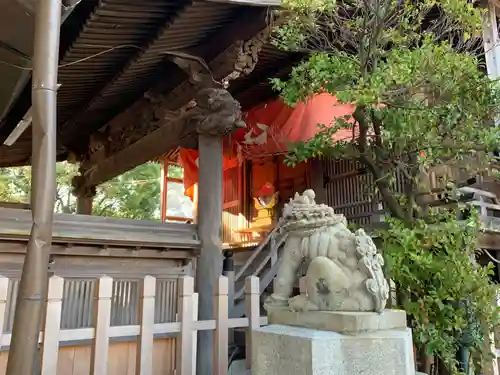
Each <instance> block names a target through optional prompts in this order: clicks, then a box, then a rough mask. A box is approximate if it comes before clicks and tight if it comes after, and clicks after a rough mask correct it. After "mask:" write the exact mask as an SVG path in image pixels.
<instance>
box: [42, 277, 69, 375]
mask: <svg viewBox="0 0 500 375" xmlns="http://www.w3.org/2000/svg"><path fill="white" fill-rule="evenodd" d="M63 294H64V279H63V278H62V277H59V276H52V277H51V278H50V279H49V289H48V293H47V307H46V310H45V326H44V328H43V343H42V366H41V368H42V375H55V374H56V373H57V360H58V355H59V331H60V329H61V312H62V298H63ZM61 375H64V374H61Z"/></svg>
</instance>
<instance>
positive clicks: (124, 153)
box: [82, 25, 271, 186]
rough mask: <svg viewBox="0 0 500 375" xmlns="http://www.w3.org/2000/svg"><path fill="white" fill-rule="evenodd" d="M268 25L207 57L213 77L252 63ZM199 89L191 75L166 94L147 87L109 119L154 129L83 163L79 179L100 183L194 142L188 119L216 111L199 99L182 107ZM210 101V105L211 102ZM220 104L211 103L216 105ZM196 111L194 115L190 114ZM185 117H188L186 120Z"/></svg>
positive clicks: (232, 74)
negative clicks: (194, 104)
mask: <svg viewBox="0 0 500 375" xmlns="http://www.w3.org/2000/svg"><path fill="white" fill-rule="evenodd" d="M270 31H271V26H270V25H268V26H264V28H261V31H260V32H259V33H257V36H255V37H254V38H252V39H250V40H248V41H246V42H245V41H242V40H238V41H236V42H235V43H233V44H232V45H231V46H229V47H228V48H227V49H226V50H225V51H224V52H222V53H220V54H219V55H217V56H215V57H214V58H213V59H212V60H210V61H209V62H208V66H209V68H210V70H211V75H212V77H213V79H214V80H216V81H223V80H226V79H227V80H228V81H229V80H232V79H235V78H238V77H239V76H240V75H245V74H249V73H250V72H251V71H252V70H253V68H254V67H255V64H256V63H257V59H258V52H259V51H260V50H261V48H262V47H263V45H264V44H265V43H266V42H267V41H268V37H269V33H270ZM195 66H196V64H195ZM196 69H197V71H196V72H194V73H195V74H201V69H200V68H199V66H198V67H197V68H196ZM199 89H200V87H199V85H196V84H195V83H193V79H191V80H187V81H184V82H183V83H181V84H180V85H179V86H177V87H176V88H175V89H173V90H171V91H170V92H169V93H167V94H165V93H164V92H162V91H161V89H159V88H158V87H157V88H154V89H152V90H149V91H148V93H147V94H146V95H145V97H144V98H142V99H140V100H138V101H137V102H136V103H135V104H134V105H133V106H132V107H130V109H129V110H127V111H125V112H124V113H122V114H120V115H119V116H117V118H115V120H113V121H116V122H117V123H120V124H127V125H128V126H127V128H131V126H130V125H132V124H137V123H141V122H145V121H146V122H148V123H150V126H148V128H150V129H156V130H153V131H151V132H150V133H148V134H147V135H145V136H144V137H142V138H141V139H140V140H138V141H137V142H135V143H133V144H131V145H129V146H128V147H127V148H125V149H123V150H119V151H118V152H116V153H114V154H113V155H110V156H108V157H107V158H105V159H103V160H99V161H97V162H95V163H93V164H91V165H90V166H87V167H86V168H85V169H86V171H85V172H84V175H83V177H84V178H83V179H82V180H83V181H82V183H83V185H84V186H96V185H98V184H101V183H103V182H105V181H108V180H110V179H112V178H114V177H115V176H118V175H120V174H122V173H124V172H126V171H128V170H130V169H132V168H134V167H135V166H137V165H140V164H143V163H145V162H147V161H149V160H152V159H155V158H157V157H159V156H161V155H163V154H165V153H166V152H168V151H169V150H171V149H173V148H176V147H178V146H180V145H181V146H185V147H186V146H187V147H189V146H191V147H192V146H193V144H192V143H189V142H191V141H192V140H193V139H194V141H195V143H194V145H196V138H195V137H193V134H194V133H195V132H196V129H195V128H196V126H197V124H194V123H193V121H194V122H196V121H198V120H199V119H200V118H199V116H206V115H209V114H211V115H214V116H217V114H216V113H215V112H212V113H210V109H208V112H204V113H203V112H202V111H200V109H199V107H200V106H199V105H198V106H197V107H194V108H193V107H192V106H190V108H187V109H186V108H185V107H184V108H183V106H186V104H188V106H189V101H190V100H191V99H192V98H193V97H194V95H195V93H196V91H197V90H199ZM228 95H229V94H228ZM229 96H230V95H229ZM199 99H200V100H203V99H201V98H199ZM219 99H220V98H219ZM231 99H232V98H231ZM224 100H225V103H226V104H225V105H224V106H223V108H221V109H223V110H226V111H227V112H226V113H225V115H228V114H229V116H231V115H232V113H231V112H232V111H233V110H234V108H233V109H231V107H232V106H233V104H234V103H233V104H229V105H228V103H229V102H231V100H230V99H229V98H226V99H224ZM233 101H234V100H233ZM212 107H213V108H215V105H214V104H212ZM238 107H239V104H238ZM221 109H217V111H220V110H221ZM197 116H198V120H194V118H195V117H197ZM219 116H220V115H219ZM158 119H159V120H158ZM188 123H192V124H191V126H190V125H189V124H188ZM122 134H123V133H122Z"/></svg>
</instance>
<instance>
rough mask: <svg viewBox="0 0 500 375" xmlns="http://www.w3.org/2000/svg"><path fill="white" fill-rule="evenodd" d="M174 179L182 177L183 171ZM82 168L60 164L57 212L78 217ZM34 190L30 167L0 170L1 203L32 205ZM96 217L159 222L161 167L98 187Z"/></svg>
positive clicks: (151, 166) (146, 168)
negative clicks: (75, 187) (76, 182)
mask: <svg viewBox="0 0 500 375" xmlns="http://www.w3.org/2000/svg"><path fill="white" fill-rule="evenodd" d="M173 173H174V175H172V177H182V169H176V170H173ZM77 174H78V166H77V165H74V164H68V163H58V164H57V167H56V179H57V192H56V203H55V210H56V212H62V213H75V212H76V198H75V197H74V196H73V195H72V193H71V191H72V186H71V180H72V178H73V176H75V175H77ZM30 186H31V171H30V168H29V167H18V168H4V169H0V200H3V201H14V202H28V201H29V195H30ZM93 214H94V215H100V216H114V217H122V218H130V219H143V220H159V218H160V165H159V164H153V163H147V164H143V165H140V166H138V167H136V168H135V169H133V170H130V171H128V172H126V173H124V174H123V175H121V176H118V177H116V178H114V179H113V180H111V181H108V182H106V183H104V184H102V185H100V186H99V187H98V190H97V195H96V197H95V198H94V204H93Z"/></svg>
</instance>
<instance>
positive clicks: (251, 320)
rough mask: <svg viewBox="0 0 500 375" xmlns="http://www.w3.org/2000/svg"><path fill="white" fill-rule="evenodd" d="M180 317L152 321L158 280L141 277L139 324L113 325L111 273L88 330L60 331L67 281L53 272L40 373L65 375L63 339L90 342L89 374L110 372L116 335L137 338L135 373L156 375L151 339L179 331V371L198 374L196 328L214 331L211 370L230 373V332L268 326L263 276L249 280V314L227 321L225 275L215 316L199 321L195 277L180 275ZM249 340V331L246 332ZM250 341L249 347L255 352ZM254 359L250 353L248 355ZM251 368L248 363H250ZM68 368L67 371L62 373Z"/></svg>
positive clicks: (2, 291) (0, 280)
mask: <svg viewBox="0 0 500 375" xmlns="http://www.w3.org/2000/svg"><path fill="white" fill-rule="evenodd" d="M178 285H179V291H178V292H179V293H178V298H179V300H178V314H177V321H176V322H172V323H160V324H155V323H154V313H155V295H156V279H155V278H154V277H152V276H146V277H145V278H144V279H142V280H141V298H140V304H139V309H138V310H139V311H138V313H139V324H138V325H129V326H115V327H113V326H111V297H112V289H113V279H112V278H111V277H108V276H104V277H101V278H99V279H97V287H96V288H95V299H96V303H94V313H93V316H94V318H93V324H92V327H90V328H80V329H61V328H60V327H61V311H62V303H63V286H64V279H63V278H61V277H58V276H53V277H51V278H50V280H49V288H48V295H47V296H48V297H47V308H46V314H45V315H46V316H45V320H44V325H43V331H42V332H40V336H39V342H40V344H41V365H40V367H41V374H42V375H66V374H63V373H61V372H58V369H60V367H59V364H58V357H59V353H60V346H61V343H63V342H67V341H78V340H91V342H92V349H91V353H90V364H91V365H90V366H91V368H90V373H91V374H93V375H107V374H108V361H109V359H110V358H109V355H110V351H109V344H110V339H112V338H123V337H131V336H132V337H133V336H136V337H137V350H136V353H135V355H136V371H135V374H136V375H152V374H153V342H154V338H155V336H156V335H159V334H160V335H161V334H176V335H177V339H176V341H177V342H176V360H175V362H176V366H175V367H176V373H177V374H182V375H194V374H195V372H196V342H197V339H196V337H197V331H200V330H213V331H214V353H213V356H214V361H213V366H214V369H213V373H214V374H218V375H226V374H227V373H228V337H229V330H230V329H234V328H241V327H247V328H248V329H249V330H252V329H255V328H257V327H259V326H260V325H262V324H267V318H266V317H260V314H259V311H260V306H259V301H260V300H259V279H258V278H256V277H249V278H247V279H246V282H245V290H246V296H245V299H246V303H245V307H246V315H247V318H239V319H229V309H228V289H229V288H228V279H227V277H225V276H221V277H220V278H219V280H218V283H217V284H216V290H215V293H214V303H213V306H214V317H215V319H213V320H207V321H198V320H197V315H198V295H197V294H196V293H194V290H193V289H194V280H193V278H192V277H190V276H184V277H182V278H180V279H179V282H178ZM8 286H9V279H8V278H5V277H1V276H0V324H2V323H3V322H4V319H5V317H6V304H7V295H8ZM246 337H247V340H251V335H249V334H248V335H246ZM10 341H11V334H9V333H3V332H2V333H1V334H0V344H1V345H2V347H6V346H9V345H10ZM251 347H252V345H251V343H247V345H246V348H247V351H249V350H251ZM247 358H248V359H250V358H251V355H250V353H247ZM248 366H249V364H248ZM63 372H64V371H63Z"/></svg>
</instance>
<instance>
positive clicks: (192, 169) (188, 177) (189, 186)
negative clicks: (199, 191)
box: [179, 148, 238, 200]
mask: <svg viewBox="0 0 500 375" xmlns="http://www.w3.org/2000/svg"><path fill="white" fill-rule="evenodd" d="M198 155H199V153H198V150H190V149H187V148H181V149H180V151H179V162H180V164H181V165H182V167H183V168H184V194H185V195H186V196H188V197H189V198H191V200H193V198H194V197H193V195H194V185H195V184H196V183H198V161H197V160H198ZM237 166H238V160H237V159H236V157H234V156H224V157H223V159H222V170H223V171H226V170H228V169H231V168H234V167H237Z"/></svg>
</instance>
